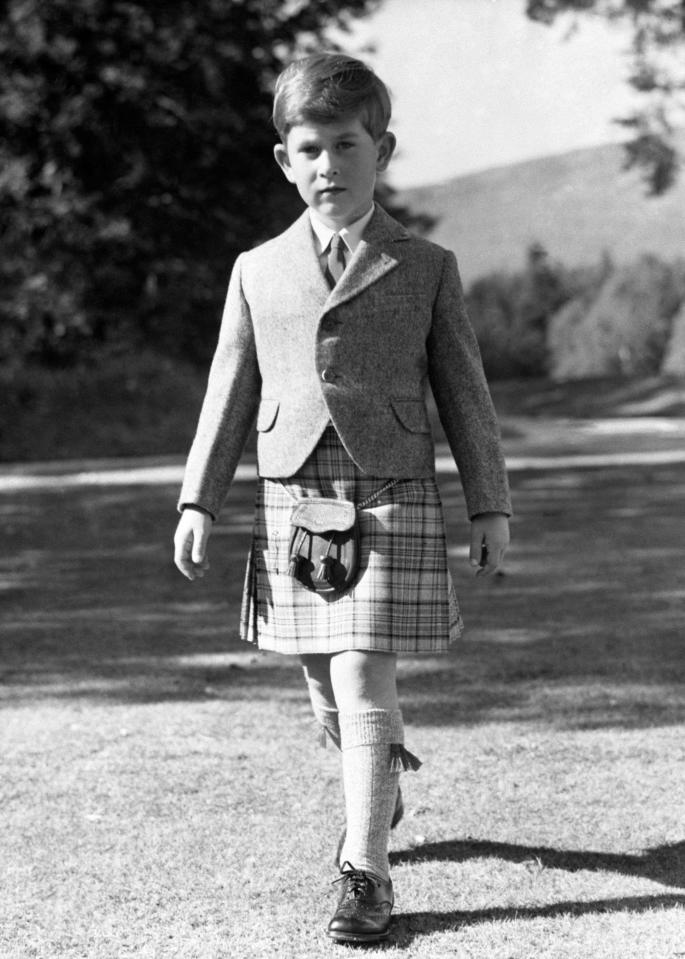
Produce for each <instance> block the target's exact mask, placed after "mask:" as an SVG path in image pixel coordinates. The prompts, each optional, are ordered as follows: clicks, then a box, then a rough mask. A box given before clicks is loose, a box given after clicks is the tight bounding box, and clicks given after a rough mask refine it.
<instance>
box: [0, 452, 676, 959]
mask: <svg viewBox="0 0 685 959" xmlns="http://www.w3.org/2000/svg"><path fill="white" fill-rule="evenodd" d="M512 479H513V492H514V496H515V505H516V509H517V514H516V518H515V522H514V526H513V533H514V545H513V546H512V549H511V553H510V558H509V560H508V563H507V566H506V570H505V575H503V576H499V577H497V578H492V579H490V580H474V579H472V578H471V576H470V575H469V571H468V567H467V563H466V550H465V545H464V544H465V535H466V526H465V523H464V520H463V504H462V500H461V494H460V493H458V491H457V489H456V485H457V484H456V481H455V480H454V478H449V477H441V486H442V488H443V498H444V502H445V507H446V513H447V516H448V520H449V534H450V542H451V543H452V545H453V556H452V559H453V572H454V575H455V580H456V582H457V587H458V592H459V594H460V597H461V600H462V606H463V611H464V616H465V619H466V620H467V625H468V632H467V634H466V637H465V639H464V640H463V641H462V643H461V644H460V645H459V646H458V648H456V649H455V650H454V651H453V653H451V654H450V655H449V656H447V657H428V658H407V659H403V660H402V661H401V670H400V683H401V696H402V700H403V704H404V710H405V719H406V721H407V744H408V746H409V748H410V749H411V750H412V751H413V752H415V753H417V754H418V755H419V756H420V757H421V758H422V759H423V760H424V766H423V767H422V769H421V770H420V772H419V773H417V774H406V775H405V777H404V780H403V788H404V791H405V797H406V804H407V816H406V818H405V820H404V821H403V823H402V824H401V825H400V826H399V828H398V829H397V830H396V832H395V833H393V840H392V844H393V845H392V848H393V854H392V858H393V877H394V881H395V887H396V893H397V909H396V918H395V920H394V924H393V927H392V936H391V939H390V941H389V943H388V944H387V945H386V946H384V947H382V948H380V947H379V948H371V949H365V950H363V952H364V954H365V955H368V956H376V955H386V954H387V955H389V956H392V957H405V956H406V957H412V959H413V957H415V959H444V957H457V959H467V957H468V959H532V957H535V959H537V957H544V959H548V957H549V959H562V957H564V959H565V957H573V959H595V957H597V959H613V957H616V959H652V957H654V959H672V957H676V956H685V828H684V815H683V814H684V812H685V799H684V797H685V772H684V769H685V765H684V762H683V760H684V759H685V743H684V741H683V735H682V727H683V721H684V720H685V697H684V696H683V689H684V686H683V683H684V680H685V649H684V647H683V608H684V599H685V581H684V580H683V569H685V466H677V465H671V466H658V467H657V466H654V467H650V466H640V467H633V468H623V469H609V468H606V469H605V468H595V469H588V470H575V471H565V470H555V469H546V470H542V471H528V472H526V471H520V472H516V473H515V474H514V475H513V477H512ZM175 494H176V490H175V489H173V488H171V487H158V488H153V487H127V486H122V487H116V488H106V487H105V488H94V487H84V488H80V489H79V488H70V489H65V490H51V491H46V490H42V491H41V490H40V489H38V490H35V491H29V492H26V491H24V492H22V493H21V494H17V493H8V492H5V493H3V494H2V495H0V511H1V512H2V521H3V523H2V525H3V529H4V550H3V555H2V559H0V590H1V593H0V596H1V601H2V609H3V615H2V619H1V621H0V643H1V650H2V652H1V660H0V664H1V665H0V668H1V679H2V696H3V712H2V716H1V717H0V722H1V725H0V767H1V768H0V802H1V803H2V843H1V853H0V883H1V888H0V956H1V957H2V959H29V957H36V959H66V957H70V959H72V957H73V959H77V957H78V959H129V957H130V959H133V957H135V959H148V957H149V959H220V957H230V959H262V957H264V959H266V957H277V959H281V957H283V959H309V957H326V956H336V955H347V954H349V953H348V952H347V951H346V947H343V946H336V945H334V944H332V943H329V941H328V940H327V939H326V937H325V935H324V929H325V925H326V923H327V921H328V919H329V917H330V914H331V912H332V909H333V908H334V903H335V891H334V888H333V887H331V885H330V883H331V880H332V879H334V878H335V874H334V870H333V869H332V866H331V859H332V855H333V850H334V848H335V844H336V839H337V833H338V830H339V829H340V827H341V825H342V821H343V812H342V801H341V791H340V785H339V770H338V756H337V755H336V754H335V753H334V751H332V750H325V751H323V750H319V749H318V748H317V747H316V745H315V742H314V735H313V723H312V720H311V717H310V713H309V708H308V703H307V698H306V693H305V690H304V686H303V682H302V679H301V676H300V671H299V668H298V666H297V664H296V663H295V662H294V661H292V660H291V659H289V658H281V657H278V656H275V655H265V654H260V653H258V652H256V651H254V650H251V649H246V648H244V647H243V646H241V644H239V642H238V641H237V640H236V625H237V615H238V600H239V594H240V591H241V586H242V572H243V563H244V553H245V550H246V545H247V542H248V539H249V531H250V513H251V502H252V498H253V494H254V490H253V486H252V484H251V483H246V482H241V483H237V484H236V485H235V486H234V488H233V490H232V491H231V494H230V496H229V500H228V502H227V505H226V509H225V511H224V513H223V515H222V518H221V522H220V525H219V526H218V528H217V529H216V532H215V536H214V539H213V541H212V548H213V553H212V559H213V568H212V571H211V575H210V576H209V577H208V578H206V579H205V580H203V581H201V582H199V583H196V584H192V585H191V584H189V583H186V582H185V581H184V580H183V579H182V578H181V577H180V575H179V574H178V573H176V571H175V570H174V569H173V567H172V565H171V560H170V539H171V535H172V532H173V526H174V524H175V519H174V498H175Z"/></svg>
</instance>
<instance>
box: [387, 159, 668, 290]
mask: <svg viewBox="0 0 685 959" xmlns="http://www.w3.org/2000/svg"><path fill="white" fill-rule="evenodd" d="M623 162H624V152H623V149H622V147H621V146H619V145H607V146H600V147H594V148H591V149H584V150H574V151H573V152H571V153H566V154H562V155H559V156H550V157H544V158H541V159H535V160H529V161H526V162H523V163H516V164H513V165H511V166H506V167H500V168H496V169H492V170H486V171H484V172H481V173H475V174H470V175H467V176H463V177H457V178H455V179H453V180H448V181H447V182H445V183H440V184H436V185H432V186H426V187H418V188H413V189H408V190H403V191H401V192H399V193H398V199H399V200H400V201H401V202H402V203H404V204H406V205H407V206H409V207H410V208H411V209H412V210H413V211H415V212H422V213H428V214H429V215H431V216H433V217H435V220H436V223H435V226H434V227H433V229H432V230H431V232H430V233H429V234H428V236H429V237H430V238H431V239H434V240H436V241H437V242H438V243H441V244H442V245H443V246H446V247H448V248H449V249H452V250H454V251H455V253H456V254H457V257H458V259H459V264H460V268H461V273H462V276H463V278H464V281H465V282H466V283H468V282H470V281H472V280H474V279H476V278H477V277H479V276H482V275H483V274H485V273H488V272H490V271H491V270H495V269H502V270H508V271H516V270H518V269H519V268H520V267H522V266H523V263H524V258H525V251H526V249H527V248H528V246H529V245H530V244H531V243H532V242H535V241H537V242H539V243H542V245H543V246H544V247H545V248H546V250H547V251H548V253H549V254H550V255H551V256H552V257H553V258H554V259H557V260H560V261H561V262H563V263H564V264H565V265H567V266H575V265H581V264H585V263H596V262H597V260H598V259H599V257H600V256H601V255H602V253H603V251H608V252H609V253H610V254H611V256H612V257H613V259H614V260H615V261H616V262H619V263H623V262H626V261H629V260H632V259H634V258H635V257H636V256H638V255H639V254H641V253H655V254H657V255H658V256H660V257H662V258H664V259H672V258H674V257H676V256H684V255H685V174H682V175H681V177H680V180H679V182H678V184H677V185H676V187H674V188H673V189H672V190H671V191H669V192H668V193H667V194H666V195H665V196H663V197H657V198H654V197H648V196H646V195H645V190H644V186H643V184H642V181H641V179H640V175H639V173H637V172H635V171H630V172H625V171H624V170H623V169H622V166H623Z"/></svg>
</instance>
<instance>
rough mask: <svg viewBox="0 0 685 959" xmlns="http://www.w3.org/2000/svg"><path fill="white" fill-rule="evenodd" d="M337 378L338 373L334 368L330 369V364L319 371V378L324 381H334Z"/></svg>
mask: <svg viewBox="0 0 685 959" xmlns="http://www.w3.org/2000/svg"><path fill="white" fill-rule="evenodd" d="M337 378H338V374H337V373H336V372H335V370H333V369H331V367H330V366H327V367H326V369H325V370H322V371H321V379H322V380H323V381H324V383H334V382H335V381H336V379H337Z"/></svg>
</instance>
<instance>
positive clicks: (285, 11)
mask: <svg viewBox="0 0 685 959" xmlns="http://www.w3.org/2000/svg"><path fill="white" fill-rule="evenodd" d="M377 2H378V0H344V2H340V0H309V2H303V0H200V2H195V3H193V2H191V0H167V2H165V3H163V4H162V3H159V4H156V3H154V4H151V3H145V2H142V0H50V2H49V3H45V2H41V0H5V2H2V3H1V4H0V60H1V62H2V69H1V70H0V237H1V238H2V256H1V257H0V281H1V282H2V285H3V294H4V295H3V298H2V302H1V304H0V362H1V361H3V360H4V361H5V362H6V361H7V360H8V358H11V357H21V356H30V355H39V356H40V357H41V358H43V359H45V358H52V359H54V360H57V361H61V360H64V359H66V358H68V357H70V356H73V355H74V354H75V353H76V352H77V351H78V349H80V348H81V346H82V344H83V343H84V342H86V341H90V342H93V341H95V342H97V341H103V340H108V341H110V342H112V341H113V340H117V339H118V340H120V341H121V342H126V343H127V344H128V345H129V346H130V344H131V343H134V344H135V343H137V342H141V343H142V342H145V341H147V342H153V343H155V344H156V345H158V346H161V347H163V348H166V349H169V350H172V351H175V352H177V353H180V354H182V355H187V356H192V357H195V358H205V357H206V355H207V352H208V350H209V349H210V348H211V346H212V345H213V339H214V330H215V327H216V323H217V311H218V307H219V304H220V301H221V298H222V296H223V294H224V291H225V286H226V281H227V273H228V270H229V268H230V265H231V263H232V261H233V259H234V258H235V256H236V254H237V252H238V251H239V250H241V249H245V248H249V247H250V246H251V245H254V244H255V243H257V242H259V241H260V240H262V239H264V238H265V237H266V236H268V235H272V234H273V233H274V232H276V231H278V230H279V229H280V228H282V227H283V226H284V225H285V223H286V222H287V221H288V220H289V219H291V218H292V216H293V214H294V213H295V211H296V210H297V209H299V205H298V203H297V198H296V196H295V195H294V194H293V191H292V188H289V187H288V185H287V184H286V183H285V181H284V179H283V178H282V176H281V174H280V173H279V172H278V170H277V168H276V166H275V164H274V162H273V158H272V146H273V142H274V134H273V131H272V130H271V128H270V110H271V87H272V83H273V80H274V78H275V76H276V75H277V73H278V72H279V71H280V70H281V69H282V67H283V65H284V63H285V62H286V61H287V60H288V58H289V57H290V56H292V54H293V52H294V51H295V50H298V49H306V47H307V45H308V44H309V45H314V44H317V43H320V42H321V41H322V38H323V36H324V31H325V30H326V29H327V28H329V27H330V26H338V27H343V28H345V27H346V26H349V24H350V22H351V21H352V19H353V18H354V17H357V16H360V15H363V14H364V13H366V12H369V11H370V10H371V9H373V7H374V6H375V5H376V4H377Z"/></svg>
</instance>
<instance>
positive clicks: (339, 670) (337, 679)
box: [329, 650, 419, 942]
mask: <svg viewBox="0 0 685 959" xmlns="http://www.w3.org/2000/svg"><path fill="white" fill-rule="evenodd" d="M330 669H331V681H332V687H333V693H334V696H335V700H336V703H337V705H338V708H339V710H340V712H339V722H340V738H341V748H342V763H343V782H344V786H345V807H346V812H347V835H346V838H345V843H344V845H343V849H342V853H341V856H340V865H341V872H342V879H343V893H342V895H341V899H340V903H339V905H338V910H337V912H336V914H335V916H334V917H333V919H332V920H331V923H330V925H329V935H330V936H332V937H333V938H335V939H342V940H349V941H360V942H361V941H372V940H374V939H380V938H384V937H385V936H386V935H387V930H388V925H389V921H390V910H391V909H392V904H393V894H392V884H391V882H390V872H389V863H388V835H389V832H390V828H391V823H392V820H393V816H394V814H395V810H396V804H397V801H398V788H399V770H400V769H401V768H403V766H404V768H406V767H407V764H410V765H413V766H414V768H417V767H418V765H419V764H418V761H417V760H415V759H414V757H412V756H411V754H409V753H407V752H406V751H405V750H404V745H403V744H404V732H403V727H402V713H401V712H400V709H399V704H398V699H397V687H396V677H395V671H396V657H395V655H394V654H391V653H375V652H364V651H360V650H348V651H346V652H343V653H337V654H334V655H333V657H332V658H331V664H330Z"/></svg>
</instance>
